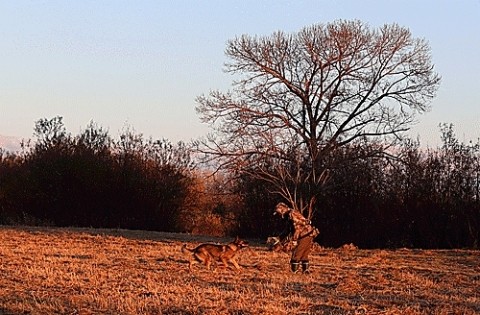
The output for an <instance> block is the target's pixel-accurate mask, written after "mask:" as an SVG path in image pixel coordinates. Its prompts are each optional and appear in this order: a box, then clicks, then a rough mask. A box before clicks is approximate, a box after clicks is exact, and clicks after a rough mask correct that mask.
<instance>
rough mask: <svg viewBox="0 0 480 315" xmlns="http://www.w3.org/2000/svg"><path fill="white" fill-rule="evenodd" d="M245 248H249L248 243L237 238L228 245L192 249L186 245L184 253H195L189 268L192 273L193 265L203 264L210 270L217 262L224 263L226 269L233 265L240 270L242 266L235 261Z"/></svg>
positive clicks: (202, 245)
mask: <svg viewBox="0 0 480 315" xmlns="http://www.w3.org/2000/svg"><path fill="white" fill-rule="evenodd" d="M245 247H248V242H247V241H244V240H241V239H240V238H238V237H236V238H235V240H234V241H232V242H230V243H228V244H226V245H222V244H210V243H204V244H200V245H198V246H197V247H195V248H193V249H190V248H187V244H184V245H183V247H182V252H184V253H185V252H187V251H188V252H191V253H193V255H192V258H191V259H190V263H189V266H188V268H189V269H190V271H193V265H195V264H197V263H203V264H204V265H205V266H206V267H207V269H209V270H210V266H211V265H212V264H216V262H217V261H220V262H222V264H223V267H224V268H227V267H228V263H231V264H232V265H233V266H234V267H235V269H237V270H238V269H240V266H239V265H238V263H237V261H236V260H235V256H236V255H237V253H238V251H239V250H240V249H242V248H245Z"/></svg>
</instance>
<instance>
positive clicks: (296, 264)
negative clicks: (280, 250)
mask: <svg viewBox="0 0 480 315" xmlns="http://www.w3.org/2000/svg"><path fill="white" fill-rule="evenodd" d="M299 267H300V263H299V262H298V261H290V268H291V269H292V272H293V273H297V272H299V271H300V270H299V269H298V268H299Z"/></svg>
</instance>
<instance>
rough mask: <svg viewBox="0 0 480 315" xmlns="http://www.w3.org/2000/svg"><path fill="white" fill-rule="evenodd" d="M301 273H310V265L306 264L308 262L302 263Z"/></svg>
mask: <svg viewBox="0 0 480 315" xmlns="http://www.w3.org/2000/svg"><path fill="white" fill-rule="evenodd" d="M302 271H303V273H306V274H308V273H310V264H309V263H308V260H303V261H302Z"/></svg>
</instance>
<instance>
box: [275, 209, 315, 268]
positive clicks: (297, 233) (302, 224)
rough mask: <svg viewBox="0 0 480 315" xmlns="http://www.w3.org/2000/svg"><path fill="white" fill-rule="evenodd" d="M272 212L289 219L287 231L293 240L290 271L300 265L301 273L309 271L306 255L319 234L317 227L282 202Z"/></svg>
mask: <svg viewBox="0 0 480 315" xmlns="http://www.w3.org/2000/svg"><path fill="white" fill-rule="evenodd" d="M274 214H279V215H281V216H282V218H285V217H286V218H287V219H288V221H289V227H290V229H289V231H288V233H289V234H290V235H289V237H290V238H291V241H292V242H293V244H292V245H293V250H292V257H291V259H290V268H291V270H292V272H293V273H297V272H299V271H300V269H299V268H300V265H301V266H302V271H303V273H310V270H309V261H308V255H309V254H310V252H311V250H312V246H313V239H314V238H315V237H316V236H317V235H318V234H319V231H318V229H317V228H316V227H314V226H313V225H312V224H311V222H310V220H308V219H306V218H305V217H304V216H303V215H302V214H301V213H300V211H298V210H295V209H292V208H289V207H288V206H287V205H286V204H285V203H283V202H280V203H279V204H277V206H276V207H275V212H274Z"/></svg>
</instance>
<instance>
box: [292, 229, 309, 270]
mask: <svg viewBox="0 0 480 315" xmlns="http://www.w3.org/2000/svg"><path fill="white" fill-rule="evenodd" d="M312 244H313V238H312V237H304V238H301V239H300V240H298V244H297V247H295V249H294V250H293V253H292V258H291V260H290V267H291V269H292V272H294V273H296V272H298V271H299V267H300V264H301V265H302V270H303V272H308V267H309V262H308V255H309V254H310V251H311V248H312Z"/></svg>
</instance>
